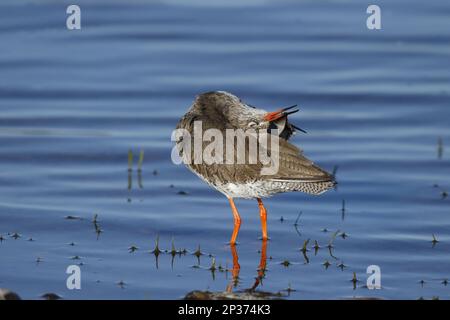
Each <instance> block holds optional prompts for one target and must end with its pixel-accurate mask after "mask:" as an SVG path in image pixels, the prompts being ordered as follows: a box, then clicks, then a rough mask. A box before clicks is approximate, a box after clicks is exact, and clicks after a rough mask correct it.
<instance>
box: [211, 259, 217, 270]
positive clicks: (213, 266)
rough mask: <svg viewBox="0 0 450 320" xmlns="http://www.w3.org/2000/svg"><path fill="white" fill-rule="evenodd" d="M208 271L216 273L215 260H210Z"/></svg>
mask: <svg viewBox="0 0 450 320" xmlns="http://www.w3.org/2000/svg"><path fill="white" fill-rule="evenodd" d="M209 270H211V271H213V272H214V271H216V270H217V267H216V258H212V260H211V266H210V267H209Z"/></svg>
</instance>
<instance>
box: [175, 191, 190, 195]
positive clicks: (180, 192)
mask: <svg viewBox="0 0 450 320" xmlns="http://www.w3.org/2000/svg"><path fill="white" fill-rule="evenodd" d="M177 194H178V195H180V196H187V195H188V193H187V192H186V191H183V190H180V191H178V192H177Z"/></svg>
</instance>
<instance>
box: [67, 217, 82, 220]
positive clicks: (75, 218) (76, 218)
mask: <svg viewBox="0 0 450 320" xmlns="http://www.w3.org/2000/svg"><path fill="white" fill-rule="evenodd" d="M64 219H66V220H83V218H81V217H78V216H65V217H64Z"/></svg>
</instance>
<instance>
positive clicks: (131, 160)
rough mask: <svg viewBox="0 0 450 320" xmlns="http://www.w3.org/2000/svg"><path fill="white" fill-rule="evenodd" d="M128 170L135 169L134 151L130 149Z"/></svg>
mask: <svg viewBox="0 0 450 320" xmlns="http://www.w3.org/2000/svg"><path fill="white" fill-rule="evenodd" d="M128 171H130V172H131V171H133V151H131V149H129V150H128Z"/></svg>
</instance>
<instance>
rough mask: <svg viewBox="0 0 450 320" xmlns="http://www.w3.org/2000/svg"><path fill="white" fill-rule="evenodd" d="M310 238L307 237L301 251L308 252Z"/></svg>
mask: <svg viewBox="0 0 450 320" xmlns="http://www.w3.org/2000/svg"><path fill="white" fill-rule="evenodd" d="M309 240H310V239H307V240H305V241H304V242H303V247H302V248H301V249H300V251H301V252H303V253H306V252H308V251H309V250H308V243H309Z"/></svg>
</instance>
